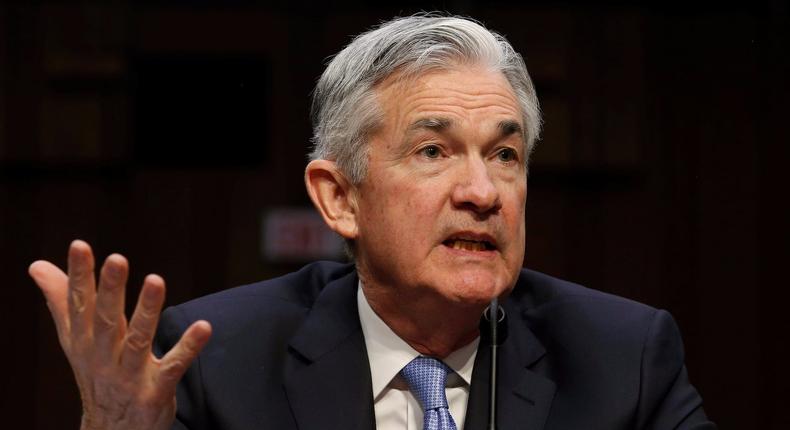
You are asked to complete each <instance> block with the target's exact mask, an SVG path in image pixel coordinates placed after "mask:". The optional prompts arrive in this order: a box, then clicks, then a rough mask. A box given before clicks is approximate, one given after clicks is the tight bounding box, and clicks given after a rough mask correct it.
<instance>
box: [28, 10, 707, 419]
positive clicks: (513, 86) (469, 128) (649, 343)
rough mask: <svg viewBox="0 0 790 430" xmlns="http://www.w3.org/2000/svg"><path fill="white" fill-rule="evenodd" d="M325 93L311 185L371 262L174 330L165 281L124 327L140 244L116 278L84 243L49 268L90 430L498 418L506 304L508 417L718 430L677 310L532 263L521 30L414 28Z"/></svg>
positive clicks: (417, 21)
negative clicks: (527, 261)
mask: <svg viewBox="0 0 790 430" xmlns="http://www.w3.org/2000/svg"><path fill="white" fill-rule="evenodd" d="M314 97H315V98H314V108H313V117H314V128H315V130H314V132H315V134H314V140H315V142H314V143H315V151H314V152H313V154H312V161H311V162H310V163H309V164H308V166H307V169H306V171H305V183H306V186H307V191H308V193H309V194H310V197H311V199H312V200H313V202H314V204H315V206H316V208H317V209H318V211H319V212H320V213H321V215H322V216H323V218H324V220H325V221H326V223H327V224H328V225H329V226H330V227H331V228H332V229H333V230H334V231H335V232H337V233H338V234H340V235H341V236H342V237H344V238H345V239H346V240H347V242H348V245H349V249H350V251H351V252H352V253H353V256H354V260H355V263H354V264H351V265H342V264H335V263H315V264H311V265H308V266H306V267H305V268H303V269H302V270H300V271H299V272H296V273H292V274H289V275H286V276H284V277H282V278H278V279H274V280H270V281H267V282H262V283H258V284H253V285H248V286H245V287H240V288H236V289H232V290H228V291H225V292H221V293H218V294H214V295H211V296H208V297H204V298H201V299H198V300H195V301H192V302H189V303H186V304H184V305H181V306H177V307H174V308H171V309H168V310H167V311H165V312H164V314H163V317H162V322H161V324H159V326H158V329H157V319H158V314H159V310H160V309H161V306H162V302H163V297H164V282H163V280H162V279H161V278H159V277H158V276H156V275H149V276H148V277H147V278H146V279H145V282H144V285H143V289H142V292H141V294H140V298H139V301H138V304H137V308H136V310H135V312H134V315H133V316H132V319H131V321H130V322H129V324H128V326H127V324H126V320H125V318H124V316H123V289H124V285H125V282H126V278H127V273H128V264H127V262H126V260H125V259H124V258H123V257H121V256H119V255H111V256H109V257H108V258H107V260H106V262H105V263H104V265H103V267H102V269H101V273H100V276H99V283H98V289H96V288H95V285H94V278H93V256H92V254H91V251H90V248H89V247H88V245H87V244H85V243H84V242H80V241H75V242H74V243H73V244H72V246H71V248H70V250H69V267H68V275H67V274H64V273H63V272H61V271H60V270H59V269H57V268H56V267H55V266H53V265H52V264H50V263H47V262H36V263H34V264H33V265H31V268H30V273H31V275H32V276H33V278H34V279H35V281H36V282H37V283H38V285H39V286H40V288H41V289H42V291H43V292H44V294H45V296H46V297H47V302H48V305H49V307H50V309H51V310H52V314H53V318H54V320H55V323H56V325H57V328H58V334H59V338H60V342H61V345H62V346H63V349H64V351H65V352H66V355H67V357H68V359H69V362H70V363H71V365H72V367H73V369H74V373H75V375H76V379H77V383H78V385H79V387H80V393H81V395H82V400H83V407H84V413H83V423H82V426H83V429H99V428H101V429H167V428H171V426H172V428H175V429H248V428H272V429H292V428H293V429H296V428H298V429H334V428H337V429H372V428H378V429H419V428H425V429H461V428H466V429H481V428H483V427H485V426H486V425H487V421H486V418H487V416H488V403H487V402H488V397H487V391H488V387H489V381H488V378H487V375H488V367H489V364H490V360H491V356H490V353H489V352H488V349H487V348H485V345H484V344H481V342H480V341H479V330H478V324H479V321H480V316H481V314H482V312H483V311H484V309H485V308H486V306H487V305H488V303H489V302H490V300H491V299H492V298H495V297H497V298H499V299H501V300H502V301H503V303H504V305H503V308H504V312H505V314H506V315H507V320H506V322H505V323H504V324H506V326H507V330H508V332H509V334H508V337H507V339H506V341H505V342H504V344H503V345H502V346H501V347H500V357H499V361H498V363H499V378H498V391H497V392H498V399H499V403H498V410H497V414H498V422H497V424H498V428H500V429H582V428H583V429H632V428H634V429H643V428H645V429H674V428H682V429H690V428H698V429H702V428H715V427H714V426H713V424H711V423H710V422H708V421H707V419H706V417H705V414H704V412H703V410H702V407H701V399H700V397H699V395H698V394H697V392H696V390H695V389H694V388H693V387H692V386H691V385H690V384H689V382H688V380H687V377H686V371H685V367H684V365H683V351H682V343H681V340H680V336H679V333H678V331H677V327H676V325H675V324H674V322H673V321H672V318H671V317H670V316H669V315H668V314H667V313H666V312H664V311H659V310H655V309H652V308H649V307H647V306H644V305H640V304H637V303H634V302H631V301H628V300H625V299H622V298H618V297H614V296H610V295H606V294H603V293H599V292H595V291H591V290H587V289H585V288H583V287H580V286H577V285H573V284H570V283H566V282H564V281H560V280H558V279H554V278H550V277H548V276H545V275H542V274H539V273H536V272H533V271H529V270H526V269H523V270H522V269H521V266H522V262H523V258H524V246H525V243H524V242H525V231H524V219H525V214H524V208H525V202H526V196H527V159H528V157H529V154H530V151H531V150H532V147H533V145H534V142H535V139H536V138H537V136H538V134H539V130H540V118H539V109H538V103H537V99H536V97H535V92H534V90H533V87H532V83H531V81H530V79H529V76H528V74H527V71H526V67H525V66H524V63H523V60H522V59H521V57H520V56H519V55H518V54H517V53H516V52H515V51H514V50H513V48H512V47H511V46H510V45H509V44H508V43H507V42H506V41H505V40H504V39H503V38H502V37H500V36H498V35H496V34H494V33H491V32H490V31H488V30H486V29H485V28H483V27H482V26H480V25H479V24H477V23H475V22H473V21H470V20H466V19H461V18H454V17H440V16H430V15H428V16H426V15H421V16H413V17H409V18H403V19H396V20H393V21H390V22H388V23H385V24H382V25H381V26H379V27H378V28H376V29H374V30H372V31H369V32H367V33H364V34H362V35H360V36H359V37H357V38H356V39H354V41H353V42H352V43H351V44H350V45H349V46H347V47H346V48H345V49H343V50H342V51H341V52H340V53H339V54H338V55H337V56H336V57H335V58H334V59H333V60H332V61H331V62H330V64H329V65H328V66H327V69H326V71H325V72H324V74H323V75H322V77H321V79H320V81H319V82H318V85H317V88H316V91H315V96H314ZM156 330H158V334H157V337H156V341H155V342H154V343H155V345H154V350H155V351H156V355H154V354H152V352H151V345H152V342H153V337H154V332H155V331H156ZM212 332H213V334H212ZM210 336H211V337H212V341H211V342H210V343H208V339H209V337H210ZM201 350H202V352H200V351H201ZM199 352H200V355H199V356H198V353H199ZM157 357H161V358H157ZM182 376H183V378H182ZM423 426H424V427H423Z"/></svg>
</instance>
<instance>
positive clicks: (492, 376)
mask: <svg viewBox="0 0 790 430" xmlns="http://www.w3.org/2000/svg"><path fill="white" fill-rule="evenodd" d="M486 322H487V324H486ZM500 323H501V324H500ZM500 327H501V328H500ZM480 332H481V333H480V334H481V336H482V337H483V339H486V338H487V340H488V341H489V346H490V348H491V367H490V373H489V384H488V386H489V388H490V390H489V397H488V398H489V403H488V430H496V416H497V414H496V410H497V407H496V405H497V398H496V392H497V361H498V360H497V350H498V348H499V345H501V344H502V342H504V340H505V337H507V322H505V310H504V309H502V307H501V306H499V300H498V299H497V298H496V297H494V298H493V299H492V300H491V305H490V306H489V307H488V309H486V311H485V312H484V313H483V319H482V320H481V321H480Z"/></svg>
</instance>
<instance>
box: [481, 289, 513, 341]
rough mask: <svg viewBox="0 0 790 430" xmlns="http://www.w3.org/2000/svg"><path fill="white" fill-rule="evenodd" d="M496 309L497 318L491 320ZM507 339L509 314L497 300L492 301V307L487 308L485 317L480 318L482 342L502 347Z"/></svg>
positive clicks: (484, 313)
mask: <svg viewBox="0 0 790 430" xmlns="http://www.w3.org/2000/svg"><path fill="white" fill-rule="evenodd" d="M492 309H496V318H495V319H493V320H492V319H491V315H492V313H493V312H491V311H492ZM505 339H507V314H506V313H505V309H504V308H502V306H499V303H498V302H497V300H496V299H494V300H492V301H491V305H489V306H488V307H486V310H485V311H484V312H483V316H482V317H481V318H480V340H481V341H482V342H485V343H486V344H487V345H497V346H498V345H502V344H503V343H504V342H505Z"/></svg>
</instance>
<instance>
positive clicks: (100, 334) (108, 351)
mask: <svg viewBox="0 0 790 430" xmlns="http://www.w3.org/2000/svg"><path fill="white" fill-rule="evenodd" d="M128 277H129V263H128V262H127V261H126V258H124V257H123V256H122V255H120V254H112V255H110V256H109V257H107V259H106V260H105V261H104V265H103V266H102V268H101V273H100V275H99V289H98V292H97V293H96V311H95V313H94V316H93V336H94V343H95V345H96V355H97V356H96V359H97V360H98V361H99V362H100V363H105V364H106V363H110V362H111V361H112V360H113V357H117V355H115V354H116V353H117V349H118V346H119V345H120V340H121V338H122V336H123V334H124V333H125V332H126V317H125V316H124V302H125V298H126V281H127V279H128Z"/></svg>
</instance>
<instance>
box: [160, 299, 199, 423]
mask: <svg viewBox="0 0 790 430" xmlns="http://www.w3.org/2000/svg"><path fill="white" fill-rule="evenodd" d="M191 323H192V321H190V320H189V319H188V318H187V317H186V316H185V315H184V313H183V312H182V311H181V310H180V309H179V308H177V307H170V308H167V309H165V311H164V312H163V313H162V316H161V317H160V320H159V326H158V327H157V331H156V337H155V338H154V345H153V350H154V354H155V355H156V356H157V357H159V358H161V357H162V356H163V355H165V354H166V353H167V351H169V350H170V349H171V348H172V347H173V345H175V344H176V343H177V342H178V340H179V339H180V338H181V335H182V334H183V333H184V331H185V330H186V329H187V327H189V325H190V324H191ZM176 403H177V406H176V420H175V422H174V423H173V426H172V427H171V429H172V430H204V429H208V428H209V427H208V424H207V423H208V417H207V416H206V407H205V399H204V396H203V384H202V379H201V375H200V356H198V358H196V359H195V361H193V362H192V365H191V366H190V368H189V369H188V370H187V371H186V373H185V374H184V377H183V378H182V379H181V381H180V382H179V383H178V387H177V389H176Z"/></svg>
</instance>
